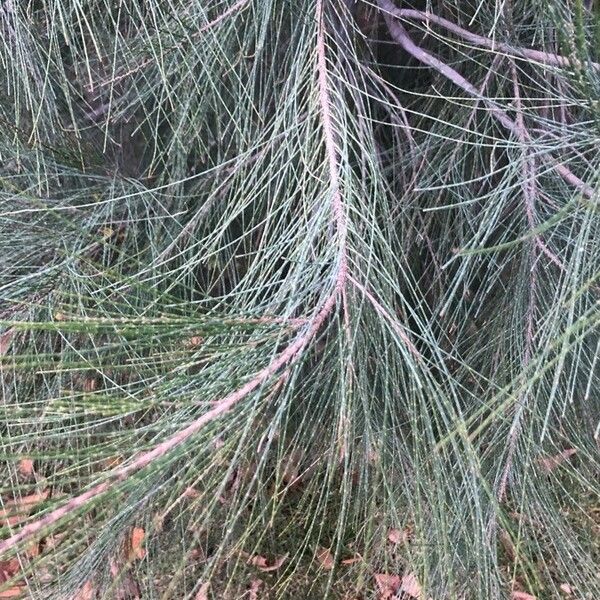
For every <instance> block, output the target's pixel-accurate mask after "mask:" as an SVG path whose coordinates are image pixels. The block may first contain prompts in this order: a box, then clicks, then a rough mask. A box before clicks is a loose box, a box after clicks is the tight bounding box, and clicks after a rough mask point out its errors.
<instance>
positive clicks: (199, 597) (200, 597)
mask: <svg viewBox="0 0 600 600" xmlns="http://www.w3.org/2000/svg"><path fill="white" fill-rule="evenodd" d="M209 586H210V583H208V581H207V582H206V583H203V584H202V585H201V586H200V589H199V590H198V591H197V592H196V595H195V596H194V600H208V588H209Z"/></svg>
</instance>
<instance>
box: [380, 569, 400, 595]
mask: <svg viewBox="0 0 600 600" xmlns="http://www.w3.org/2000/svg"><path fill="white" fill-rule="evenodd" d="M375 583H376V584H377V589H378V590H379V594H380V596H379V600H390V599H391V598H393V597H394V596H395V595H396V593H397V592H398V590H399V589H400V584H401V579H400V577H399V576H398V575H387V574H386V573H376V574H375Z"/></svg>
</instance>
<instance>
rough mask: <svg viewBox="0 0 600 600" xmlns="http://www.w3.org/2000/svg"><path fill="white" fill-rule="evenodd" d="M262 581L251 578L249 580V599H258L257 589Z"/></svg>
mask: <svg viewBox="0 0 600 600" xmlns="http://www.w3.org/2000/svg"><path fill="white" fill-rule="evenodd" d="M262 584H263V582H262V581H261V580H260V579H253V580H252V581H251V582H250V587H249V588H248V595H249V598H250V600H259V598H258V590H259V589H260V587H261V586H262Z"/></svg>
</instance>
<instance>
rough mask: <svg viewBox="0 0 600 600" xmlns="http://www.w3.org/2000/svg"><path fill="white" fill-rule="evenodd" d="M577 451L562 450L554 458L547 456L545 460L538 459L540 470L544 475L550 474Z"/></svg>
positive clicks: (573, 449) (571, 449) (572, 449)
mask: <svg viewBox="0 0 600 600" xmlns="http://www.w3.org/2000/svg"><path fill="white" fill-rule="evenodd" d="M576 453H577V450H576V449H575V448H569V449H567V450H563V451H562V452H559V453H558V454H555V455H554V456H547V457H546V458H540V459H539V463H540V466H541V467H542V470H543V471H544V472H546V473H551V472H552V471H554V469H556V468H557V467H559V466H560V465H561V464H563V463H564V462H566V461H568V460H569V458H571V456H573V454H576Z"/></svg>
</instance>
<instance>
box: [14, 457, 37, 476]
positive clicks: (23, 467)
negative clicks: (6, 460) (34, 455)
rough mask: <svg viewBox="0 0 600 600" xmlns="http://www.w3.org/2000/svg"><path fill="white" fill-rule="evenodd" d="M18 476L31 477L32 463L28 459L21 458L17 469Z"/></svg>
mask: <svg viewBox="0 0 600 600" xmlns="http://www.w3.org/2000/svg"><path fill="white" fill-rule="evenodd" d="M17 469H18V471H19V475H22V476H23V477H31V476H32V475H33V461H32V460H31V459H30V458H22V459H21V460H20V461H19V466H18V467H17Z"/></svg>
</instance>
